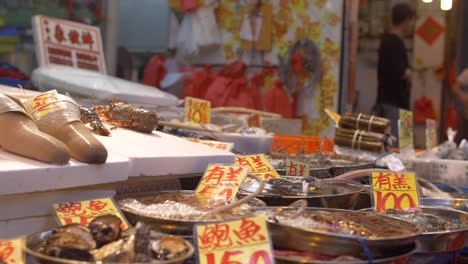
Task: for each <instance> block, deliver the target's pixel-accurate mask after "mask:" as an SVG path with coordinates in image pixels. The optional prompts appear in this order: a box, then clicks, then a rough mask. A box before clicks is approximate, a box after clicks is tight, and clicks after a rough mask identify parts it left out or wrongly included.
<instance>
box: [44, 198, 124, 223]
mask: <svg viewBox="0 0 468 264" xmlns="http://www.w3.org/2000/svg"><path fill="white" fill-rule="evenodd" d="M53 207H54V211H55V214H56V215H57V218H58V220H59V222H60V224H61V225H68V224H82V225H84V226H87V225H88V224H89V222H91V221H92V220H93V219H94V218H96V217H98V216H102V215H109V214H111V215H115V216H117V217H118V218H120V219H121V220H122V226H121V228H122V230H125V229H127V228H128V227H129V224H128V221H127V219H126V218H125V217H124V216H123V214H122V212H120V210H119V209H118V208H117V206H116V204H115V202H114V200H113V199H112V198H101V199H94V200H86V201H78V202H66V203H55V204H54V205H53Z"/></svg>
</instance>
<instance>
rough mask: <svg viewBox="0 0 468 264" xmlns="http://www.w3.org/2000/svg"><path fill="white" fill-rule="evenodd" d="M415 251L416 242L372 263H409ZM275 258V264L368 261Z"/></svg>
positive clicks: (333, 263) (354, 263) (327, 263)
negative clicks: (411, 246)
mask: <svg viewBox="0 0 468 264" xmlns="http://www.w3.org/2000/svg"><path fill="white" fill-rule="evenodd" d="M416 251H417V247H416V244H414V246H413V248H412V249H408V250H407V251H403V252H399V253H396V252H394V255H395V256H392V257H387V258H380V259H373V260H372V263H375V264H404V263H409V260H410V258H411V256H412V255H413V254H414V253H415V252H416ZM275 260H276V263H277V264H315V263H323V264H368V263H369V261H367V260H362V261H357V260H356V261H332V260H331V261H325V260H311V259H309V258H307V257H300V256H299V257H295V256H275Z"/></svg>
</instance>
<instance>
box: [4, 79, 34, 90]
mask: <svg viewBox="0 0 468 264" xmlns="http://www.w3.org/2000/svg"><path fill="white" fill-rule="evenodd" d="M0 84H2V85H6V86H12V87H16V88H19V86H18V85H21V86H27V85H28V84H29V81H27V80H16V79H11V78H0Z"/></svg>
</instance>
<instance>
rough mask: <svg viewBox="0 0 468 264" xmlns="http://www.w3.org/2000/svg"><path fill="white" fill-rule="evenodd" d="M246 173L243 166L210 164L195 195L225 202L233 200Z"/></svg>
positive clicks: (246, 169)
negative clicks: (222, 199)
mask: <svg viewBox="0 0 468 264" xmlns="http://www.w3.org/2000/svg"><path fill="white" fill-rule="evenodd" d="M248 172H249V171H248V168H246V167H243V166H235V165H232V166H224V165H216V164H210V165H208V168H207V169H206V171H205V174H203V177H202V179H201V180H200V183H199V184H198V186H197V189H196V190H195V193H197V194H202V195H209V196H212V197H214V198H225V199H226V200H230V199H234V198H235V197H236V194H237V192H238V191H239V188H240V185H241V183H242V181H243V180H244V178H245V177H246V176H247V173H248Z"/></svg>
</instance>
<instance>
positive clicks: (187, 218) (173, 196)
mask: <svg viewBox="0 0 468 264" xmlns="http://www.w3.org/2000/svg"><path fill="white" fill-rule="evenodd" d="M230 203H231V202H226V201H225V200H220V201H217V200H211V199H209V198H207V197H206V196H200V195H196V194H194V193H193V192H192V191H178V192H160V193H155V194H143V195H140V196H137V197H135V196H134V197H126V198H122V199H120V200H118V204H119V207H120V209H121V210H122V212H123V213H124V214H125V216H126V217H127V219H128V220H129V221H130V223H136V222H138V221H141V222H144V223H148V224H151V225H152V226H153V227H154V228H156V229H158V230H160V231H162V232H166V233H171V234H183V235H191V234H192V232H193V226H194V225H195V224H196V223H200V222H205V223H206V222H216V221H227V220H235V219H240V218H242V217H248V216H251V215H252V214H253V211H254V209H255V207H257V206H265V203H263V202H261V201H259V200H252V201H250V202H248V203H246V204H242V205H241V206H238V207H234V208H232V209H229V210H225V211H222V212H217V213H213V211H215V210H218V209H220V208H223V207H224V206H227V205H230ZM232 203H234V201H232Z"/></svg>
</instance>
